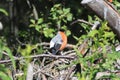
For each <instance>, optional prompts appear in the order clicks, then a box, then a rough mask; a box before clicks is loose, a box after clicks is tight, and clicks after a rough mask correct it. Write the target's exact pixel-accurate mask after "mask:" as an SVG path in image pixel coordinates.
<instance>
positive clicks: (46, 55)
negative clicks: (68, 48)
mask: <svg viewBox="0 0 120 80" xmlns="http://www.w3.org/2000/svg"><path fill="white" fill-rule="evenodd" d="M39 57H49V58H56V59H58V58H65V59H75V57H71V56H63V55H62V56H61V55H52V54H39V55H32V56H26V57H14V60H15V61H16V60H22V59H26V58H39ZM11 61H12V60H1V61H0V64H5V63H10V62H11Z"/></svg>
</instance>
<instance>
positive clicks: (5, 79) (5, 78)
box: [0, 72, 11, 80]
mask: <svg viewBox="0 0 120 80" xmlns="http://www.w3.org/2000/svg"><path fill="white" fill-rule="evenodd" d="M0 79H2V80H11V79H10V77H9V76H8V75H6V74H5V73H3V72H0Z"/></svg>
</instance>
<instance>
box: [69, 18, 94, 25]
mask: <svg viewBox="0 0 120 80" xmlns="http://www.w3.org/2000/svg"><path fill="white" fill-rule="evenodd" d="M77 22H80V23H85V24H87V25H90V26H93V24H92V23H90V22H88V21H85V20H83V19H78V20H75V21H73V22H72V23H71V24H70V25H73V24H75V23H77Z"/></svg>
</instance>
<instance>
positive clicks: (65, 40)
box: [59, 32, 67, 50]
mask: <svg viewBox="0 0 120 80" xmlns="http://www.w3.org/2000/svg"><path fill="white" fill-rule="evenodd" d="M60 35H61V37H62V41H63V43H62V45H61V47H60V49H59V50H63V49H64V48H65V47H66V45H67V36H66V35H65V33H64V32H60Z"/></svg>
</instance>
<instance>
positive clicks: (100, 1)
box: [81, 0, 120, 41]
mask: <svg viewBox="0 0 120 80" xmlns="http://www.w3.org/2000/svg"><path fill="white" fill-rule="evenodd" d="M81 4H83V5H85V6H87V7H88V8H90V9H91V10H92V11H93V12H95V13H96V15H97V16H99V17H100V18H101V19H104V20H107V21H108V25H109V26H110V28H111V29H112V30H113V32H114V33H115V34H116V35H117V37H118V40H119V41H120V14H119V13H118V11H117V10H115V9H114V8H113V6H112V4H111V3H109V2H107V1H105V0H82V2H81Z"/></svg>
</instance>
